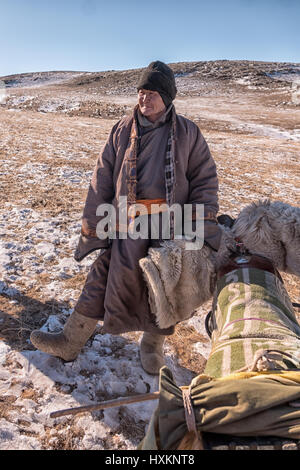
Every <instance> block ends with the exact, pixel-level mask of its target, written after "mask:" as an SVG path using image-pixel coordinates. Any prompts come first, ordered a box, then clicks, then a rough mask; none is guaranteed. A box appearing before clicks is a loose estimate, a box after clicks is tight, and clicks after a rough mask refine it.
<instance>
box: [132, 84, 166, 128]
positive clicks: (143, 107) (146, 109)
mask: <svg viewBox="0 0 300 470" xmlns="http://www.w3.org/2000/svg"><path fill="white" fill-rule="evenodd" d="M138 104H139V109H140V111H141V113H142V114H143V115H144V116H146V117H147V119H149V121H152V122H154V121H156V119H158V118H159V117H160V116H161V115H162V114H163V113H164V111H165V109H166V107H165V103H164V102H163V100H162V97H161V96H160V94H159V93H158V92H157V91H152V90H144V89H143V88H142V89H141V90H139V92H138Z"/></svg>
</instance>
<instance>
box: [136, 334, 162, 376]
mask: <svg viewBox="0 0 300 470" xmlns="http://www.w3.org/2000/svg"><path fill="white" fill-rule="evenodd" d="M164 341H165V336H164V335H154V334H151V333H146V332H145V333H144V334H143V337H142V341H141V344H140V359H141V363H142V367H143V369H144V370H145V371H146V372H148V374H152V375H158V373H159V370H160V368H161V367H163V366H164V365H165V358H164V354H163V344H164Z"/></svg>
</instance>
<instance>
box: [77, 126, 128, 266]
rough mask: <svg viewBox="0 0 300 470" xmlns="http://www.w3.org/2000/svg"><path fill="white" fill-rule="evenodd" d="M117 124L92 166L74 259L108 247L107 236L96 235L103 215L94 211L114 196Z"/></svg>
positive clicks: (79, 258)
mask: <svg viewBox="0 0 300 470" xmlns="http://www.w3.org/2000/svg"><path fill="white" fill-rule="evenodd" d="M118 124H119V123H117V124H116V125H115V126H114V127H113V128H112V130H111V132H110V135H109V137H108V139H107V141H106V143H105V145H104V147H103V149H102V152H101V154H100V155H99V157H98V159H97V162H96V166H95V168H94V172H93V175H92V178H91V182H90V185H89V189H88V194H87V198H86V202H85V206H84V210H83V217H82V225H81V234H80V238H79V242H78V245H77V248H76V251H75V254H74V258H75V260H76V261H81V260H82V259H83V258H85V256H87V255H88V254H89V253H91V252H92V251H95V250H98V249H100V248H108V247H109V239H108V238H106V239H102V238H99V237H98V236H97V232H96V229H97V224H98V222H100V220H101V219H102V218H103V217H104V216H97V215H96V211H97V208H98V206H99V205H100V204H111V203H112V200H113V198H114V184H113V169H114V162H115V157H116V154H115V146H114V138H115V132H116V129H117V127H118Z"/></svg>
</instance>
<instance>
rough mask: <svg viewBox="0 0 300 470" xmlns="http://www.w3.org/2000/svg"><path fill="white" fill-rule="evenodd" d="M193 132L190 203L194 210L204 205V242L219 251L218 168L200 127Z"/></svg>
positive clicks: (190, 160)
mask: <svg viewBox="0 0 300 470" xmlns="http://www.w3.org/2000/svg"><path fill="white" fill-rule="evenodd" d="M193 130H194V132H193V137H192V138H191V147H190V155H189V162H188V169H187V178H188V180H189V203H190V204H193V209H195V208H196V205H197V204H203V205H204V218H205V221H204V240H205V242H206V243H207V244H208V245H209V246H210V247H211V248H213V249H214V250H218V248H219V245H220V239H221V230H220V228H219V226H218V223H217V219H216V216H217V213H218V210H219V204H218V190H219V183H218V176H217V168H216V164H215V161H214V159H213V157H212V156H211V153H210V150H209V147H208V145H207V142H206V140H205V139H204V137H203V135H202V134H201V132H200V130H199V128H198V126H196V125H194V129H193Z"/></svg>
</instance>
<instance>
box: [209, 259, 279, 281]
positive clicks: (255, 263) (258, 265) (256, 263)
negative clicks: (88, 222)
mask: <svg viewBox="0 0 300 470" xmlns="http://www.w3.org/2000/svg"><path fill="white" fill-rule="evenodd" d="M238 258H239V256H235V257H234V258H231V259H230V261H229V262H228V263H227V264H226V265H225V266H222V267H221V268H220V269H219V271H218V279H220V278H221V277H223V276H225V274H227V273H230V272H231V271H234V270H235V269H245V268H255V269H261V270H263V271H268V272H269V273H272V274H274V276H277V277H278V279H280V281H281V282H283V280H282V277H281V275H280V274H279V272H278V271H277V269H276V268H275V267H274V266H273V263H272V262H271V261H269V260H268V259H267V258H264V257H263V256H260V255H250V256H245V259H246V260H247V261H246V262H244V263H238V262H237V261H235V259H238Z"/></svg>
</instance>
